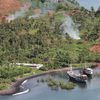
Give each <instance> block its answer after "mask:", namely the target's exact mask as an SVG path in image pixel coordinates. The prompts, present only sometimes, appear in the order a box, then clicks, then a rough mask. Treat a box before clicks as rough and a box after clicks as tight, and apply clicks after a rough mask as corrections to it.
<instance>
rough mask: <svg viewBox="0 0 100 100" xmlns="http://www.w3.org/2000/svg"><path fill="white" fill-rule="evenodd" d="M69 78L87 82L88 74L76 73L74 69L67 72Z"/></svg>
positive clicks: (74, 80)
mask: <svg viewBox="0 0 100 100" xmlns="http://www.w3.org/2000/svg"><path fill="white" fill-rule="evenodd" d="M67 74H68V76H69V79H70V80H71V81H73V82H77V83H86V80H87V75H81V74H75V73H74V72H73V71H69V72H67Z"/></svg>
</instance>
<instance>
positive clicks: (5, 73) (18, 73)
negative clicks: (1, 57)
mask: <svg viewBox="0 0 100 100" xmlns="http://www.w3.org/2000/svg"><path fill="white" fill-rule="evenodd" d="M40 72H41V71H38V70H36V69H33V68H28V67H21V66H2V67H0V90H3V89H7V88H9V87H10V85H11V84H12V83H13V82H15V81H16V80H17V79H19V78H23V77H26V76H30V75H33V74H37V73H40Z"/></svg>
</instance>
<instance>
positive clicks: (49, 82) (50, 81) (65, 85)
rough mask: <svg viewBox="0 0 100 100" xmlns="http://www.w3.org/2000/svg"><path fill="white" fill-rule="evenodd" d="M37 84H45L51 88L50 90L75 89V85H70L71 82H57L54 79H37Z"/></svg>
mask: <svg viewBox="0 0 100 100" xmlns="http://www.w3.org/2000/svg"><path fill="white" fill-rule="evenodd" d="M37 82H42V83H44V82H46V83H47V85H48V86H49V87H50V88H51V89H54V90H55V89H56V90H58V88H61V89H65V90H71V89H74V88H75V86H76V85H75V84H74V83H72V82H67V83H65V82H63V81H57V80H55V79H52V78H50V77H49V78H47V79H43V78H42V79H40V80H39V79H38V80H37Z"/></svg>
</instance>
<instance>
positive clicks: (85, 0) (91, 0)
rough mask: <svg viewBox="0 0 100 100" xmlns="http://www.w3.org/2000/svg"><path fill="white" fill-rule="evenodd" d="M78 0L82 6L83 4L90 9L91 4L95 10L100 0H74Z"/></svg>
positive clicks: (99, 4)
mask: <svg viewBox="0 0 100 100" xmlns="http://www.w3.org/2000/svg"><path fill="white" fill-rule="evenodd" d="M76 1H78V2H79V3H80V4H81V5H82V6H84V7H85V8H87V9H90V8H91V6H93V7H94V8H95V9H96V10H97V9H98V7H99V6H100V0H76Z"/></svg>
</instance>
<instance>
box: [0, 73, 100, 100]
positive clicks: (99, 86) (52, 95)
mask: <svg viewBox="0 0 100 100" xmlns="http://www.w3.org/2000/svg"><path fill="white" fill-rule="evenodd" d="M49 76H50V75H45V76H42V77H43V78H47V77H49ZM51 77H52V78H54V79H55V80H62V81H65V82H66V81H68V79H67V78H66V76H65V74H64V73H60V74H58V73H57V74H55V75H52V76H51ZM38 79H41V77H38V78H34V79H30V80H28V81H27V82H26V83H25V84H24V85H23V86H24V87H25V89H27V88H29V89H30V92H28V93H27V94H22V95H18V96H0V100H100V78H99V77H93V79H91V80H89V81H88V82H87V85H85V86H82V85H77V86H76V87H75V89H73V90H61V89H59V90H51V88H50V87H48V86H47V84H46V83H38V82H37V80H38Z"/></svg>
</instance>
